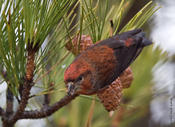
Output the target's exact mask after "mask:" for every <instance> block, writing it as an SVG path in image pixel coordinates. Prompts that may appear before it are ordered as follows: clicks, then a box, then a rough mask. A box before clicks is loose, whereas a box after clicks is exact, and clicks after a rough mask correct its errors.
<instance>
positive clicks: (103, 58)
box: [64, 29, 152, 95]
mask: <svg viewBox="0 0 175 127" xmlns="http://www.w3.org/2000/svg"><path fill="white" fill-rule="evenodd" d="M150 44H152V42H151V41H149V40H148V39H146V38H145V33H144V32H143V31H142V30H141V29H136V30H132V31H128V32H124V33H121V34H119V35H115V36H113V37H110V38H108V39H106V40H103V41H101V42H100V43H98V44H95V45H93V46H91V47H89V48H87V49H86V50H84V51H83V52H82V53H81V54H79V55H78V56H77V57H76V58H75V60H74V61H73V62H72V64H70V65H69V67H68V68H67V69H66V71H65V73H64V82H65V83H66V86H67V88H68V94H69V95H73V94H86V95H91V94H95V93H97V92H98V91H99V90H101V89H102V88H105V87H107V86H108V85H110V84H111V83H112V82H113V81H114V80H115V79H116V78H117V77H119V76H120V74H121V73H122V72H123V71H124V70H125V69H126V68H127V67H128V66H129V65H130V64H131V63H132V62H133V61H134V60H135V59H136V58H137V56H138V55H139V54H140V53H141V51H142V49H143V48H144V47H145V46H148V45H150Z"/></svg>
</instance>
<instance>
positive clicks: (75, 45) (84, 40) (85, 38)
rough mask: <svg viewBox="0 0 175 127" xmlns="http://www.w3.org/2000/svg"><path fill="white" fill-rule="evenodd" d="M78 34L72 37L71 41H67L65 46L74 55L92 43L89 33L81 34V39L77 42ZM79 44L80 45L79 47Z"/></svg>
mask: <svg viewBox="0 0 175 127" xmlns="http://www.w3.org/2000/svg"><path fill="white" fill-rule="evenodd" d="M79 38H80V36H78V35H77V36H75V37H74V38H73V39H72V43H67V44H66V48H67V49H68V50H69V51H71V52H72V53H73V54H74V55H78V54H79V53H81V52H82V51H84V50H86V49H87V48H88V47H90V46H91V45H93V42H92V39H91V37H90V36H89V35H81V41H80V44H79ZM79 46H80V47H79Z"/></svg>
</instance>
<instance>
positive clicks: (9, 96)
mask: <svg viewBox="0 0 175 127" xmlns="http://www.w3.org/2000/svg"><path fill="white" fill-rule="evenodd" d="M6 99H7V104H6V105H7V106H6V114H7V116H9V115H11V114H12V113H13V100H14V99H13V93H12V92H11V90H10V88H8V89H7V93H6Z"/></svg>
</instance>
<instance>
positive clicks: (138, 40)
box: [95, 29, 152, 88]
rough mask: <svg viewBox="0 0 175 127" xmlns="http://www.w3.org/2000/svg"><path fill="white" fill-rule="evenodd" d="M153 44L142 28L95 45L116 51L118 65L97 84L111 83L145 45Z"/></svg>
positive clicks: (100, 85) (101, 85)
mask: <svg viewBox="0 0 175 127" xmlns="http://www.w3.org/2000/svg"><path fill="white" fill-rule="evenodd" d="M150 44H152V42H151V41H149V40H148V39H146V38H145V33H144V32H142V30H141V29H137V30H133V31H128V32H124V33H122V34H120V35H115V36H113V37H111V38H109V39H106V40H104V41H102V42H100V43H99V44H97V45H95V46H104V45H105V46H108V47H109V48H112V49H113V51H114V56H115V57H116V63H117V64H116V66H115V68H114V69H113V73H111V75H109V76H108V78H105V79H104V80H103V79H100V81H99V82H98V84H96V86H98V87H101V88H102V87H104V86H107V85H110V84H111V83H112V82H113V81H114V80H115V79H116V78H117V77H118V76H120V74H121V73H122V72H123V71H124V70H125V69H126V68H127V67H128V66H129V65H130V64H131V63H132V62H133V61H134V60H135V59H136V58H137V56H138V55H139V54H140V53H141V51H142V49H143V48H144V47H145V46H148V45H150Z"/></svg>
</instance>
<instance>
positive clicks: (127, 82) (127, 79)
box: [119, 67, 134, 89]
mask: <svg viewBox="0 0 175 127" xmlns="http://www.w3.org/2000/svg"><path fill="white" fill-rule="evenodd" d="M119 78H120V81H121V84H122V88H123V89H125V88H129V87H130V86H131V83H132V81H133V79H134V78H133V73H132V70H131V68H130V67H128V68H127V69H126V70H125V71H124V72H123V73H122V74H121V75H120V77H119Z"/></svg>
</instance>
